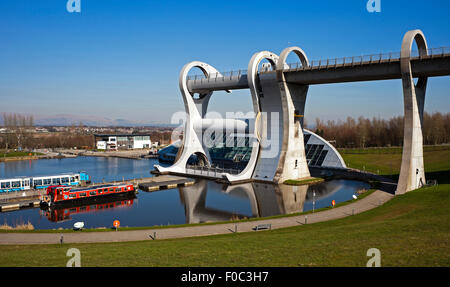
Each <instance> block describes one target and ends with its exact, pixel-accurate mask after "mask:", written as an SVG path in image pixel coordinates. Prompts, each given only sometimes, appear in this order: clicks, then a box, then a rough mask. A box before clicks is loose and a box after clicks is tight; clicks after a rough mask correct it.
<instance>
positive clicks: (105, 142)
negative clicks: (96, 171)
mask: <svg viewBox="0 0 450 287" xmlns="http://www.w3.org/2000/svg"><path fill="white" fill-rule="evenodd" d="M94 137H95V146H96V147H97V149H99V150H127V149H146V148H151V147H152V142H151V140H150V135H148V134H147V135H143V134H139V135H137V134H136V135H133V134H128V135H113V134H110V135H94Z"/></svg>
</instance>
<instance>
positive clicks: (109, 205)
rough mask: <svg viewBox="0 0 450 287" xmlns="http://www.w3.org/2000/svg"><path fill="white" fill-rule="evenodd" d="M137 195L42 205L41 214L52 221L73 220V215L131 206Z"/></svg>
mask: <svg viewBox="0 0 450 287" xmlns="http://www.w3.org/2000/svg"><path fill="white" fill-rule="evenodd" d="M135 198H136V196H135V195H134V194H126V195H117V196H108V197H106V198H99V199H95V200H94V199H89V200H86V201H84V202H79V203H70V204H65V205H60V206H58V205H57V206H52V207H50V208H48V207H41V215H43V216H45V217H47V218H48V220H49V221H52V222H62V221H66V220H72V215H78V214H83V213H95V212H101V211H104V210H108V211H110V210H112V209H117V208H125V207H131V206H132V205H133V203H134V199H135Z"/></svg>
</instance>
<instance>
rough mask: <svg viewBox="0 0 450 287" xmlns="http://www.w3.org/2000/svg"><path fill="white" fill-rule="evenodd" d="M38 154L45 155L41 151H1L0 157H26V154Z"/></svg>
mask: <svg viewBox="0 0 450 287" xmlns="http://www.w3.org/2000/svg"><path fill="white" fill-rule="evenodd" d="M37 155H43V154H42V153H39V152H27V151H10V152H6V151H2V152H0V158H2V157H24V156H37Z"/></svg>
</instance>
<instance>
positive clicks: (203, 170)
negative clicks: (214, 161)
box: [186, 165, 241, 178]
mask: <svg viewBox="0 0 450 287" xmlns="http://www.w3.org/2000/svg"><path fill="white" fill-rule="evenodd" d="M240 172H241V171H240V170H238V169H232V168H220V167H212V166H198V165H187V166H186V173H187V174H192V175H201V176H208V177H215V178H222V175H224V174H226V173H228V174H235V175H236V174H239V173H240Z"/></svg>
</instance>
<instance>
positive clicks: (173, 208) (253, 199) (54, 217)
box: [0, 157, 369, 229]
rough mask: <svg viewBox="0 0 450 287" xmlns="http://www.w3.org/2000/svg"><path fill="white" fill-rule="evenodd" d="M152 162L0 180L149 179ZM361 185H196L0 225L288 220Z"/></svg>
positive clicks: (76, 162)
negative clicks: (65, 176)
mask: <svg viewBox="0 0 450 287" xmlns="http://www.w3.org/2000/svg"><path fill="white" fill-rule="evenodd" d="M154 164H157V160H155V159H143V160H133V159H121V158H103V157H77V158H65V159H44V160H36V161H14V162H2V163H0V178H10V177H15V176H37V175H51V174H59V173H64V172H76V171H86V172H87V173H88V174H89V175H90V176H91V178H92V180H93V181H94V182H102V181H114V180H122V179H132V178H140V177H149V176H151V175H150V173H149V171H150V170H152V169H153V165H154ZM368 188H369V185H368V184H366V183H364V182H359V181H353V180H332V181H328V182H324V183H320V184H315V185H311V186H298V187H294V186H286V185H282V186H275V185H271V184H262V183H246V184H239V185H231V186H227V185H224V184H219V183H216V182H214V181H208V180H197V181H196V183H195V184H194V185H192V186H188V187H180V188H176V189H168V190H161V191H157V192H151V193H149V192H144V191H139V193H138V194H137V195H136V197H132V198H131V197H117V198H111V199H108V200H107V201H102V202H96V203H95V204H92V203H85V204H81V205H77V206H68V207H65V208H64V209H52V210H41V209H40V208H30V209H21V210H16V211H10V212H2V213H0V225H2V224H8V225H9V226H16V225H18V224H21V223H28V222H29V223H31V224H32V225H33V226H34V228H35V229H58V228H72V227H73V224H74V223H75V222H78V221H83V222H84V223H85V228H101V227H105V228H110V227H111V226H112V222H113V221H114V220H116V219H117V220H120V222H121V226H122V227H123V226H128V227H136V226H155V225H173V224H184V223H201V222H217V221H228V220H231V219H238V218H239V219H243V218H251V217H266V216H273V215H279V214H289V213H296V212H302V211H308V210H312V209H318V208H322V207H326V206H330V204H331V201H332V200H335V201H336V203H339V202H343V201H347V200H349V199H351V198H352V196H353V195H354V194H355V193H356V192H357V191H358V190H360V189H368Z"/></svg>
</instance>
